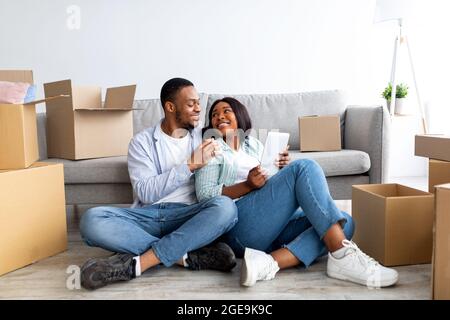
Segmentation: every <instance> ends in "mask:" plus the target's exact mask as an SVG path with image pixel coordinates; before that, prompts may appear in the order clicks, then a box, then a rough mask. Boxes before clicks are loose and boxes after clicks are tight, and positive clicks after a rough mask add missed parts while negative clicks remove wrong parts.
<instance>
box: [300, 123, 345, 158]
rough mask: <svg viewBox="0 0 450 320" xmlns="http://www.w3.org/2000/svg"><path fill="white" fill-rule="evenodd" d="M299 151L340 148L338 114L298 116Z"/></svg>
mask: <svg viewBox="0 0 450 320" xmlns="http://www.w3.org/2000/svg"><path fill="white" fill-rule="evenodd" d="M298 122H299V132H300V151H302V152H306V151H337V150H341V148H342V146H341V126H340V117H339V116H337V115H336V116H308V117H299V120H298Z"/></svg>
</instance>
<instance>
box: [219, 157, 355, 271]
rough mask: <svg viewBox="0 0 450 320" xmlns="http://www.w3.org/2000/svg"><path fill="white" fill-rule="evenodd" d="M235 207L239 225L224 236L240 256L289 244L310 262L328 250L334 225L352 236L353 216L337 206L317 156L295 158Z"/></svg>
mask: <svg viewBox="0 0 450 320" xmlns="http://www.w3.org/2000/svg"><path fill="white" fill-rule="evenodd" d="M236 206H237V208H238V212H239V213H238V215H239V219H238V223H237V224H236V225H235V226H234V227H233V229H231V230H230V231H229V232H228V233H227V234H225V235H224V236H223V239H224V240H225V241H226V242H227V243H228V244H229V245H230V246H231V248H232V249H233V250H234V252H235V254H236V256H237V257H242V256H243V254H244V249H245V247H249V248H253V249H257V250H262V251H266V252H271V251H273V250H276V249H278V248H281V247H285V248H287V249H288V250H289V251H290V252H292V254H293V255H294V256H295V257H297V259H299V260H300V261H301V262H303V263H304V264H305V266H309V265H310V264H311V263H313V262H314V260H316V259H317V258H318V257H320V256H322V255H324V254H326V253H327V252H328V251H327V248H326V247H325V244H324V242H323V240H322V238H323V236H324V235H325V233H326V232H327V231H328V229H329V228H330V227H331V226H332V225H334V224H336V223H340V225H341V227H342V228H343V231H344V233H345V236H346V237H347V239H351V237H352V236H353V231H354V226H353V221H352V218H351V217H350V216H349V215H348V214H347V213H345V212H341V211H340V210H339V209H338V208H337V207H336V205H335V203H334V201H333V199H332V198H331V196H330V192H329V190H328V185H327V182H326V179H325V175H324V173H323V170H322V168H321V167H320V166H319V165H318V164H317V162H315V161H314V160H309V159H301V160H296V161H293V162H291V163H290V164H289V165H288V166H286V167H285V168H283V169H282V170H280V172H278V173H277V174H276V175H275V176H273V177H271V178H270V179H269V180H268V181H267V182H266V184H265V185H264V186H263V187H262V188H261V189H258V190H255V191H253V192H251V193H249V194H247V195H245V196H244V197H242V198H241V199H239V200H238V201H236ZM299 207H301V209H300V208H299ZM302 210H303V211H302Z"/></svg>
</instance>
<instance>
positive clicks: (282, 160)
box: [275, 146, 291, 169]
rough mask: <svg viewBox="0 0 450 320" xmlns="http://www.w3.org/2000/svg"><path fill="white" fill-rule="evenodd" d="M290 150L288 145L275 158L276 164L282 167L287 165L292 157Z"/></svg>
mask: <svg viewBox="0 0 450 320" xmlns="http://www.w3.org/2000/svg"><path fill="white" fill-rule="evenodd" d="M288 150H289V146H287V147H286V149H285V150H284V151H283V152H280V155H279V157H278V159H276V160H275V165H276V166H277V167H278V168H280V169H282V168H284V167H286V166H287V165H288V164H289V162H291V157H290V156H289V152H288Z"/></svg>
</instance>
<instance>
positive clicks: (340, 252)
mask: <svg viewBox="0 0 450 320" xmlns="http://www.w3.org/2000/svg"><path fill="white" fill-rule="evenodd" d="M346 250H347V248H346V247H342V248H340V249H337V250H336V251H333V252H332V253H331V254H332V255H333V257H335V258H336V259H342V258H343V257H344V255H345V251H346Z"/></svg>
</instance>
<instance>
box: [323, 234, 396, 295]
mask: <svg viewBox="0 0 450 320" xmlns="http://www.w3.org/2000/svg"><path fill="white" fill-rule="evenodd" d="M342 245H343V246H344V248H345V251H344V255H343V257H342V258H340V259H338V258H335V257H334V256H333V255H332V254H331V253H328V264H327V274H328V276H329V277H331V278H336V279H340V280H347V281H352V282H355V283H359V284H362V285H366V286H367V287H370V288H381V287H387V286H392V285H394V284H395V283H396V282H397V281H398V273H397V271H395V270H394V269H391V268H386V267H383V266H382V265H380V264H379V263H378V262H377V261H375V260H374V259H373V258H371V257H369V256H368V255H366V254H365V253H364V252H362V251H361V250H360V249H359V248H358V246H357V245H356V244H355V243H354V242H352V241H348V240H344V241H342Z"/></svg>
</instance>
